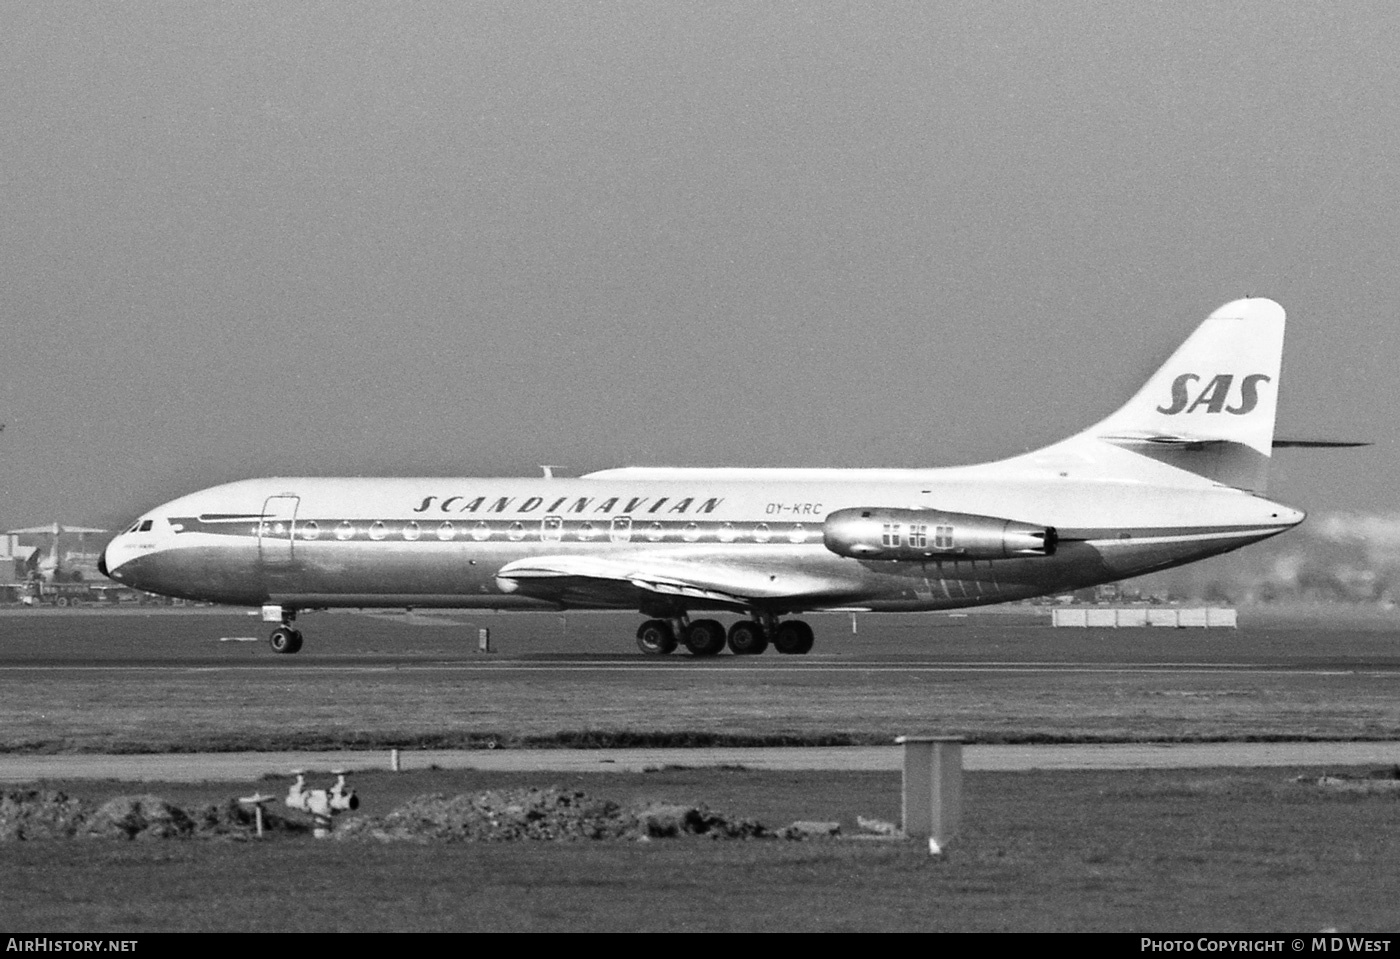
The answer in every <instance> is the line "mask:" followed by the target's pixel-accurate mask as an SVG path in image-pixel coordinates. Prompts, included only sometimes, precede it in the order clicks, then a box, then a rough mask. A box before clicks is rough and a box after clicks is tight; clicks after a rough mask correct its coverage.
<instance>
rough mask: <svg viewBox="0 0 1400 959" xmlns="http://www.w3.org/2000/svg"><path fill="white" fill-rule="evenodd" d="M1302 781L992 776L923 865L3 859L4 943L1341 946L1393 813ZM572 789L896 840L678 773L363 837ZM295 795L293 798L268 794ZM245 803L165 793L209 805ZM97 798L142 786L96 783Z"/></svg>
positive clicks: (681, 857)
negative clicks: (1184, 940)
mask: <svg viewBox="0 0 1400 959" xmlns="http://www.w3.org/2000/svg"><path fill="white" fill-rule="evenodd" d="M1296 774H1297V771H1296V770H1269V771H1263V772H1261V771H1250V772H1245V773H1240V772H1234V771H1222V770H1202V771H1191V772H1143V773H1092V772H1082V773H1065V772H1058V773H1045V772H1036V773H1014V774H1011V773H1001V774H998V773H979V774H970V775H969V776H968V777H967V782H966V795H967V810H966V814H965V822H964V828H963V831H962V834H961V835H960V836H959V837H958V839H957V840H956V841H955V842H954V844H953V845H952V848H951V850H950V852H949V855H948V856H947V857H946V859H942V860H938V859H932V858H930V857H929V856H928V855H927V852H926V850H924V849H923V848H922V847H921V846H920V845H919V844H917V843H907V842H895V843H891V842H883V841H875V842H864V841H857V840H853V839H840V840H816V841H806V842H788V841H778V840H750V841H711V840H706V839H696V838H692V839H674V840H655V841H652V842H648V843H636V842H631V843H625V842H619V843H528V844H527V843H513V844H456V845H435V846H416V845H400V844H379V843H374V842H363V841H354V842H337V841H334V840H315V839H310V838H297V839H282V840H275V841H265V842H261V843H259V842H217V841H191V840H183V841H181V840H169V841H151V842H136V843H130V842H112V841H103V840H73V841H47V842H30V843H10V844H6V845H5V846H0V864H3V874H4V876H5V886H6V893H5V895H4V896H3V897H0V928H4V929H7V930H41V931H44V932H47V933H58V932H82V931H98V930H100V931H103V932H115V931H123V932H143V931H164V930H177V931H214V930H242V931H259V930H269V931H271V930H279V931H285V930H293V931H315V930H343V931H391V930H392V931H398V930H414V931H420V930H421V931H429V930H432V931H439V930H441V931H469V930H470V931H488V930H489V931H523V930H534V931H546V930H548V931H572V932H577V931H670V930H734V931H749V930H773V931H777V930H783V931H842V930H852V931H876V930H880V931H895V930H899V931H937V930H942V931H1007V930H1017V931H1087V930H1103V931H1156V932H1172V931H1180V932H1266V931H1274V932H1278V931H1290V932H1291V931H1298V932H1307V931H1318V930H1322V929H1338V930H1342V931H1348V932H1366V931H1387V930H1392V931H1393V930H1394V929H1395V928H1396V924H1397V922H1400V906H1397V902H1400V868H1397V866H1396V865H1395V864H1396V863H1397V862H1400V834H1397V832H1396V830H1395V829H1394V828H1393V824H1394V822H1395V818H1396V815H1397V813H1400V805H1398V804H1397V799H1396V796H1397V794H1396V793H1394V792H1390V793H1371V794H1364V793H1341V792H1334V791H1329V790H1326V789H1322V788H1319V787H1317V786H1313V785H1305V784H1301V783H1298V782H1294V781H1293V777H1294V776H1295V775H1296ZM520 784H529V785H539V786H545V785H561V786H566V787H569V788H578V789H582V790H584V791H585V792H587V793H588V794H590V795H593V796H599V797H607V798H614V799H618V800H624V799H628V798H632V797H645V798H661V799H668V800H672V801H678V802H703V803H705V804H707V805H708V806H709V807H710V808H712V809H715V810H717V811H723V812H725V813H727V814H729V815H731V816H734V817H747V818H754V819H758V820H759V821H761V822H764V823H765V824H767V825H770V826H782V825H785V824H786V823H788V822H790V821H792V820H794V819H816V820H834V821H840V822H841V823H842V825H843V828H844V829H845V830H846V831H847V832H848V833H849V832H851V831H853V830H854V829H855V825H856V824H855V818H856V816H868V817H875V818H882V819H887V820H888V819H896V820H897V819H898V815H899V809H898V804H899V780H898V776H897V775H891V774H874V773H870V774H856V773H835V774H831V773H825V774H817V773H795V774H778V773H756V772H750V771H743V770H733V769H731V770H718V771H715V770H706V771H696V770H684V769H675V770H663V771H658V772H653V773H646V774H631V775H627V774H608V775H601V774H590V775H578V776H572V777H557V776H556V777H548V778H541V777H539V776H534V777H523V778H522V777H520V776H506V775H502V774H483V773H447V772H428V771H425V772H421V773H411V774H407V773H406V774H400V775H398V776H394V775H391V774H388V773H384V774H378V775H366V776H361V777H359V781H358V783H357V786H358V787H359V790H360V794H361V796H362V797H363V798H364V800H365V806H364V807H363V808H362V809H361V810H360V812H359V813H358V814H360V815H374V814H378V813H379V812H382V811H386V810H387V809H389V808H391V807H392V806H394V805H395V804H397V803H399V802H402V801H403V799H405V798H407V797H409V796H411V795H415V794H419V793H427V792H442V793H447V794H456V793H461V792H475V791H480V790H483V789H486V788H498V787H501V786H505V785H520ZM259 785H260V786H261V787H262V788H263V791H264V792H270V791H273V790H278V791H280V790H281V789H282V788H283V787H284V785H285V784H284V783H282V782H281V781H278V782H274V783H263V784H259ZM248 788H249V784H229V785H227V786H219V785H217V784H205V785H199V786H176V785H163V784H153V785H152V786H151V787H150V789H149V791H151V792H154V793H156V794H158V795H161V796H163V797H165V798H167V799H169V800H171V801H173V802H177V803H188V804H190V805H195V804H198V803H200V802H214V801H217V800H221V799H224V798H227V797H228V796H230V795H233V794H234V793H235V792H238V791H246V790H247V789H248ZM69 790H70V792H72V793H74V794H76V795H79V796H83V797H84V798H93V799H99V798H106V797H107V796H110V795H113V794H117V793H129V792H130V791H131V787H130V786H129V785H117V784H100V783H82V784H73V785H71V786H70V787H69Z"/></svg>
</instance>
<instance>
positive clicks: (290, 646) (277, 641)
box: [267, 626, 301, 655]
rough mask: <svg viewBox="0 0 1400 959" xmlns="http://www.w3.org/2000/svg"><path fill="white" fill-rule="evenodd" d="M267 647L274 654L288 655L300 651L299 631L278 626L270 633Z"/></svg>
mask: <svg viewBox="0 0 1400 959" xmlns="http://www.w3.org/2000/svg"><path fill="white" fill-rule="evenodd" d="M267 642H268V645H270V646H271V647H272V651H273V652H274V653H283V654H286V655H290V654H292V653H295V652H296V651H297V650H299V649H301V630H299V629H292V627H290V626H279V627H277V628H276V629H274V630H273V631H272V635H271V636H270V637H269V638H268V641H267Z"/></svg>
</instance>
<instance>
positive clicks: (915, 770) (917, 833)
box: [895, 736, 962, 856]
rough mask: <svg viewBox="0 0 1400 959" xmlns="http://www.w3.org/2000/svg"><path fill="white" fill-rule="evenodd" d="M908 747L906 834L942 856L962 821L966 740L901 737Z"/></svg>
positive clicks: (901, 740) (936, 737) (905, 786)
mask: <svg viewBox="0 0 1400 959" xmlns="http://www.w3.org/2000/svg"><path fill="white" fill-rule="evenodd" d="M895 742H896V743H899V744H901V745H903V746H904V834H905V835H906V836H910V837H912V838H916V839H925V838H926V839H928V851H929V853H930V854H931V855H935V856H938V855H942V854H943V850H944V849H946V848H947V846H948V842H949V841H950V840H951V839H952V838H953V836H954V834H956V833H957V831H958V826H959V824H960V822H961V820H962V740H961V739H959V738H957V737H956V736H900V737H899V738H898V739H896V740H895Z"/></svg>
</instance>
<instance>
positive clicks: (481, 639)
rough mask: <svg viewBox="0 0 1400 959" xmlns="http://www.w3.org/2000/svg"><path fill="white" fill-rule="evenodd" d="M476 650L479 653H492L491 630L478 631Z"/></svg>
mask: <svg viewBox="0 0 1400 959" xmlns="http://www.w3.org/2000/svg"><path fill="white" fill-rule="evenodd" d="M476 648H477V651H478V652H482V653H489V652H491V630H489V629H478V630H477V631H476Z"/></svg>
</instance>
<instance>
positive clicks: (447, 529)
mask: <svg viewBox="0 0 1400 959" xmlns="http://www.w3.org/2000/svg"><path fill="white" fill-rule="evenodd" d="M455 535H457V531H456V530H455V529H453V528H452V524H451V523H449V522H448V521H447V520H443V523H442V525H441V526H439V527H438V528H437V538H438V539H440V540H442V541H443V542H444V543H445V542H447V541H448V540H450V539H451V538H452V537H453V536H455Z"/></svg>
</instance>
